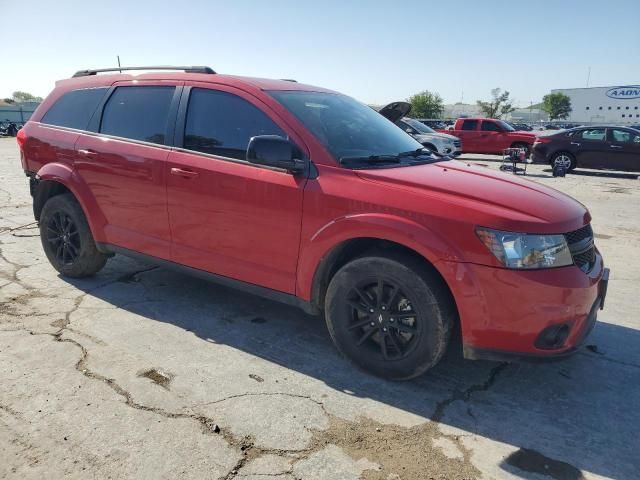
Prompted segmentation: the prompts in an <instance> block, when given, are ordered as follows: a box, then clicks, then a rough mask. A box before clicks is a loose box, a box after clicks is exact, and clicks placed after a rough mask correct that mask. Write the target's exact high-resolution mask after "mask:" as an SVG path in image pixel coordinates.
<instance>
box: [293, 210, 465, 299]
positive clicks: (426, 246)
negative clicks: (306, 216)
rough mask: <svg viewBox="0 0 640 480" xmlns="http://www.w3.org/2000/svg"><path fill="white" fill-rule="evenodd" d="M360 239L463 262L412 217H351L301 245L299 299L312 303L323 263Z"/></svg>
mask: <svg viewBox="0 0 640 480" xmlns="http://www.w3.org/2000/svg"><path fill="white" fill-rule="evenodd" d="M358 238H375V239H380V240H387V241H390V242H394V243H397V244H400V245H403V246H405V247H407V248H409V249H411V250H413V251H415V252H417V253H418V254H420V255H421V256H423V257H424V258H425V259H426V260H428V261H429V262H431V264H432V265H434V267H436V269H437V266H436V263H437V262H438V260H447V261H452V262H457V261H461V258H462V257H461V255H460V253H459V252H458V251H457V250H456V249H454V248H453V247H452V246H451V242H447V241H446V240H445V239H444V238H443V237H442V236H441V235H439V234H438V233H436V232H434V231H432V230H430V229H429V228H427V227H425V226H424V225H422V224H420V223H418V222H416V221H415V220H412V219H410V218H403V217H397V216H394V215H391V214H385V213H364V214H356V215H348V216H345V217H342V218H339V219H336V220H334V221H332V222H329V223H327V224H325V225H323V226H322V227H321V228H319V229H317V231H316V232H314V233H313V235H311V237H310V238H309V239H308V240H304V239H303V242H302V247H301V250H300V258H299V260H298V274H297V288H296V291H297V292H298V296H300V297H301V298H303V299H304V300H307V301H308V300H311V297H312V289H313V279H314V277H315V274H316V270H317V269H318V268H319V266H320V265H321V263H322V260H323V259H324V258H325V257H326V256H327V255H329V253H330V252H331V251H332V250H333V249H334V248H335V247H337V246H339V245H341V244H342V243H344V242H347V241H349V240H354V239H358Z"/></svg>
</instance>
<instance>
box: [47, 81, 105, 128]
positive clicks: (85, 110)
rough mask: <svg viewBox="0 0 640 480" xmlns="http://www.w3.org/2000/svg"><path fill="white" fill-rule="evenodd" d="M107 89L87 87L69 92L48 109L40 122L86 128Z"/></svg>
mask: <svg viewBox="0 0 640 480" xmlns="http://www.w3.org/2000/svg"><path fill="white" fill-rule="evenodd" d="M107 90H108V89H107V88H86V89H82V90H72V91H70V92H67V93H65V94H64V95H62V96H61V97H60V98H59V99H58V100H56V102H55V103H54V104H53V105H52V106H51V107H50V108H49V110H47V112H46V113H45V114H44V116H43V117H42V119H41V120H40V123H45V124H47V125H56V126H59V127H67V128H77V129H78V130H85V129H86V128H87V125H88V124H89V120H90V119H91V116H92V115H93V113H94V112H95V111H96V109H97V108H98V105H99V104H100V102H101V101H102V99H103V98H104V96H105V94H106V93H107Z"/></svg>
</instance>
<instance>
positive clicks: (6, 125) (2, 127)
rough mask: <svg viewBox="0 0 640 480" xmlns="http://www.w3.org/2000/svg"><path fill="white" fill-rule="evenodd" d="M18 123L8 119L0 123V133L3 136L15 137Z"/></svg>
mask: <svg viewBox="0 0 640 480" xmlns="http://www.w3.org/2000/svg"><path fill="white" fill-rule="evenodd" d="M18 130H19V128H18V125H17V124H16V123H14V122H12V121H10V120H7V121H6V122H3V123H0V135H2V136H5V137H15V136H16V135H17V134H18Z"/></svg>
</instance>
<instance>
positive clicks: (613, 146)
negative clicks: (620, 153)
mask: <svg viewBox="0 0 640 480" xmlns="http://www.w3.org/2000/svg"><path fill="white" fill-rule="evenodd" d="M611 148H622V146H621V145H611Z"/></svg>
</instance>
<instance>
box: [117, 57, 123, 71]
mask: <svg viewBox="0 0 640 480" xmlns="http://www.w3.org/2000/svg"><path fill="white" fill-rule="evenodd" d="M116 56H117V57H118V68H121V66H120V55H116ZM120 73H122V70H120Z"/></svg>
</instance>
